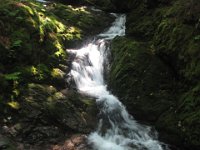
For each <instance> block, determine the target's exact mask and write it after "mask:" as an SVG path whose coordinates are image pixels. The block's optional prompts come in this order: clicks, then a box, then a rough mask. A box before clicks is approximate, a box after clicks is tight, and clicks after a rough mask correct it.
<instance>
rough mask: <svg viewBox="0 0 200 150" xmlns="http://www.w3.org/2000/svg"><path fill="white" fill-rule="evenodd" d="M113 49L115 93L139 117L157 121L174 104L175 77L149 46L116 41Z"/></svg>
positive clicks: (127, 41) (111, 83) (122, 40)
mask: <svg viewBox="0 0 200 150" xmlns="http://www.w3.org/2000/svg"><path fill="white" fill-rule="evenodd" d="M111 47H112V48H111V50H112V63H111V71H110V76H109V84H110V86H111V87H112V89H113V92H114V93H115V94H117V95H118V96H119V98H120V99H121V101H122V102H123V103H125V104H126V106H127V108H128V109H129V111H130V112H132V113H133V114H134V116H135V117H138V118H140V119H141V118H142V116H145V119H146V120H150V121H155V120H156V119H157V118H158V117H159V116H160V114H161V113H162V112H164V111H166V110H167V109H169V108H170V107H171V105H172V104H173V103H172V101H173V98H172V97H169V95H170V92H171V91H170V90H169V88H172V86H173V82H171V81H173V77H172V76H171V74H170V72H169V70H168V67H167V66H165V65H164V64H163V63H162V62H161V61H160V60H159V59H158V58H157V57H156V56H154V55H153V54H152V53H151V51H150V49H149V48H148V43H142V42H137V41H132V40H129V39H127V38H116V39H114V41H113V43H112V46H111ZM169 81H170V82H171V83H170V82H169ZM119 87H120V88H119ZM132 110H133V111H132ZM147 114H148V115H147Z"/></svg>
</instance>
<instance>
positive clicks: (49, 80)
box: [0, 0, 114, 149]
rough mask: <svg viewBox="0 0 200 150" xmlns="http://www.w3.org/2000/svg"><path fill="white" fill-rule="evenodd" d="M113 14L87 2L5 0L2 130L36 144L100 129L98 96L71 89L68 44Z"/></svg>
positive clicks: (1, 13)
mask: <svg viewBox="0 0 200 150" xmlns="http://www.w3.org/2000/svg"><path fill="white" fill-rule="evenodd" d="M113 19H114V18H113V16H111V15H107V14H105V13H104V12H96V11H95V10H92V9H91V8H89V7H85V6H71V5H63V4H61V3H54V2H49V3H46V4H44V3H40V2H37V1H35V0H26V1H21V0H0V82H1V84H0V126H1V128H0V134H1V133H2V134H4V135H8V137H12V138H13V140H14V141H17V142H18V143H22V144H25V145H27V144H28V145H29V146H28V147H26V146H25V148H24V149H30V147H31V145H32V146H33V145H38V144H39V145H41V144H42V143H48V142H50V143H51V142H52V141H54V142H56V139H58V138H62V137H64V136H67V135H68V134H69V133H80V132H82V133H88V132H89V131H91V130H92V129H93V128H94V126H95V123H96V118H94V115H96V107H95V103H94V101H93V100H91V99H89V98H87V97H84V96H81V95H80V94H78V93H77V92H76V91H73V90H69V89H68V90H66V89H67V87H70V85H69V84H70V83H67V82H66V76H67V73H68V72H69V70H70V66H68V64H69V63H68V62H69V61H70V60H69V57H68V54H67V52H66V49H68V48H75V47H80V46H81V44H83V43H82V42H83V38H86V39H87V38H91V37H92V36H93V35H94V34H97V33H99V32H100V31H101V30H103V29H104V28H106V27H107V26H108V25H109V24H110V23H111V22H112V20H113ZM66 134H67V135H66ZM30 144H31V145H30ZM35 149H37V148H35ZM43 149H47V148H43Z"/></svg>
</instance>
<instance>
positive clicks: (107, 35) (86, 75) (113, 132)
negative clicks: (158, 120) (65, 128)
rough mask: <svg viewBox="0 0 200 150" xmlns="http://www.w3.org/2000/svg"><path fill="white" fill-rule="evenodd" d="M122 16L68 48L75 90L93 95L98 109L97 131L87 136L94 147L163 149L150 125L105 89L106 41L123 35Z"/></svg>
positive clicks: (123, 16) (143, 149)
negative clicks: (86, 40)
mask: <svg viewBox="0 0 200 150" xmlns="http://www.w3.org/2000/svg"><path fill="white" fill-rule="evenodd" d="M125 21H126V16H125V15H118V16H117V18H116V20H115V22H114V23H113V25H112V26H111V27H110V28H109V30H108V31H106V32H104V33H102V34H99V35H98V38H99V39H98V40H94V41H93V42H91V43H89V44H87V45H86V46H85V47H83V48H81V49H78V50H68V51H69V52H70V53H72V54H74V55H75V59H74V61H73V63H72V70H71V72H70V74H71V76H72V77H73V79H74V81H75V83H76V86H77V89H78V90H79V91H80V92H82V93H85V94H87V95H90V96H92V97H95V98H96V102H97V105H98V107H99V109H100V121H99V126H98V129H97V131H95V132H93V133H91V134H90V135H89V137H88V140H89V142H90V143H91V145H92V146H93V149H94V150H164V149H167V148H163V146H162V145H164V144H161V143H160V142H159V141H158V140H157V133H156V131H153V130H152V129H151V128H150V127H148V126H144V125H141V124H139V123H137V122H136V121H135V120H134V119H133V117H132V116H130V115H129V114H128V112H127V111H126V108H125V107H124V106H123V104H122V103H121V102H120V101H119V100H118V98H117V97H116V96H114V95H112V94H111V93H110V92H109V91H108V90H107V88H106V84H105V82H104V79H103V72H104V66H105V62H106V59H107V53H108V50H109V48H108V47H107V45H106V43H107V42H109V40H111V39H113V38H114V37H116V36H124V35H125Z"/></svg>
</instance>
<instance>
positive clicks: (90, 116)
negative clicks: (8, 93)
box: [3, 83, 97, 145]
mask: <svg viewBox="0 0 200 150" xmlns="http://www.w3.org/2000/svg"><path fill="white" fill-rule="evenodd" d="M9 104H10V106H11V107H12V108H13V109H15V115H13V116H11V117H10V118H6V119H4V122H3V124H4V128H3V133H4V134H7V135H9V136H10V137H15V138H16V139H15V138H14V139H15V140H16V141H17V142H18V143H27V144H31V145H36V144H37V145H38V144H40V145H41V144H48V143H52V142H53V143H54V142H58V139H62V138H64V137H65V136H66V137H67V136H69V135H70V134H72V133H89V132H91V130H93V129H94V128H95V127H96V123H97V120H96V114H97V109H96V106H95V100H93V99H89V98H87V97H84V96H80V95H79V94H78V93H76V92H74V91H68V90H62V91H57V90H56V88H55V87H53V86H50V85H41V84H34V83H31V84H29V85H28V87H26V89H25V90H24V92H23V93H22V94H21V102H20V103H19V102H14V101H13V102H10V103H9Z"/></svg>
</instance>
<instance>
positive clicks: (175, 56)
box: [109, 0, 200, 150]
mask: <svg viewBox="0 0 200 150" xmlns="http://www.w3.org/2000/svg"><path fill="white" fill-rule="evenodd" d="M154 2H155V3H154ZM153 3H154V4H155V5H153ZM199 8H200V3H199V2H198V0H193V1H190V0H176V1H165V2H164V1H160V0H158V1H152V2H150V1H142V2H141V3H140V4H139V5H138V7H136V8H135V9H133V10H132V12H131V13H129V14H128V16H127V23H126V25H127V30H126V33H127V38H128V39H127V38H121V39H120V38H117V39H115V40H114V41H113V43H112V60H113V62H112V63H111V73H110V77H109V80H110V85H111V88H113V92H114V93H116V94H118V96H119V97H120V98H121V99H122V101H123V102H124V104H125V105H126V106H127V108H128V109H129V110H130V112H131V113H132V114H134V115H135V117H136V118H139V119H142V120H150V121H152V122H153V123H154V124H155V126H156V127H157V129H159V130H160V132H161V133H162V137H163V138H164V139H165V140H167V141H168V142H169V143H173V144H174V145H179V146H180V147H181V148H182V147H184V148H186V149H191V150H194V149H199V146H200V141H199V138H198V137H199V136H200V131H199V128H198V127H197V126H199V122H200V119H199V117H198V116H199V102H200V101H199V98H198V97H199V94H198V93H199V86H200V84H199V76H200V74H199V73H200V72H199V70H200V69H199V68H200V66H199V60H200V59H199V58H200V57H199V49H200V47H199V34H200V28H199V18H200V11H199V10H200V9H199ZM148 93H149V95H148ZM136 95H138V97H136Z"/></svg>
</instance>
